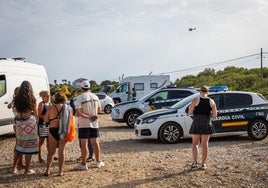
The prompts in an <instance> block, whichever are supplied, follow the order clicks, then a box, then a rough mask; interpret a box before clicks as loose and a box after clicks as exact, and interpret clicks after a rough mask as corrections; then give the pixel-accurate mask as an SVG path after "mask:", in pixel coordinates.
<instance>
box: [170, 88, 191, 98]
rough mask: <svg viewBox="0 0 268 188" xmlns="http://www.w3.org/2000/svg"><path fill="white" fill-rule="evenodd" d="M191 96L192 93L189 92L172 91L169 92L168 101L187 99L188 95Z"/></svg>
mask: <svg viewBox="0 0 268 188" xmlns="http://www.w3.org/2000/svg"><path fill="white" fill-rule="evenodd" d="M192 94H193V93H192V92H191V91H181V90H180V91H176V90H172V91H169V94H168V99H181V98H185V97H188V96H189V95H192Z"/></svg>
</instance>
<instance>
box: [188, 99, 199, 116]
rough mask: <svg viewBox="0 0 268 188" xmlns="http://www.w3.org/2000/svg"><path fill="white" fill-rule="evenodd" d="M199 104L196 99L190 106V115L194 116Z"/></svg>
mask: <svg viewBox="0 0 268 188" xmlns="http://www.w3.org/2000/svg"><path fill="white" fill-rule="evenodd" d="M197 102H198V99H197V98H194V99H193V100H192V102H191V104H190V107H189V110H188V115H190V116H192V115H194V108H195V106H196V104H197Z"/></svg>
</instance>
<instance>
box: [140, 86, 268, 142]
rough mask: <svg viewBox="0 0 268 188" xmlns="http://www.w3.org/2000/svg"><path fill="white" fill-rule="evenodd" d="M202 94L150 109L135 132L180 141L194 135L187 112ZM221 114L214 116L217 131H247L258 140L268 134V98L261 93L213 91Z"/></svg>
mask: <svg viewBox="0 0 268 188" xmlns="http://www.w3.org/2000/svg"><path fill="white" fill-rule="evenodd" d="M198 95H199V94H194V95H192V96H189V97H187V98H185V99H183V100H181V101H179V102H178V103H176V104H175V105H173V106H171V107H170V108H169V109H160V110H156V111H152V112H147V113H145V114H143V115H141V116H139V117H138V118H137V120H136V122H135V134H136V136H138V137H140V138H150V139H159V140H161V142H163V143H176V142H179V141H180V139H181V138H190V137H191V135H190V134H189V129H190V126H191V123H192V118H191V117H190V116H189V115H188V114H187V112H188V108H189V105H190V103H191V101H192V100H193V99H194V98H195V97H197V96H198ZM209 97H211V98H212V99H214V101H215V103H216V105H217V109H218V116H217V118H215V119H213V120H212V125H213V127H214V130H215V134H213V135H212V136H215V137H217V136H230V135H241V134H245V133H247V134H248V135H249V136H250V137H251V138H252V139H254V140H262V139H264V138H266V136H267V133H268V101H267V100H266V99H265V98H264V97H263V96H262V95H261V94H258V93H253V92H240V91H236V92H235V91H233V92H231V91H227V92H218V93H210V94H209Z"/></svg>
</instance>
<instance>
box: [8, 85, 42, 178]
mask: <svg viewBox="0 0 268 188" xmlns="http://www.w3.org/2000/svg"><path fill="white" fill-rule="evenodd" d="M14 107H15V109H16V111H17V114H16V117H15V129H16V131H15V132H16V138H17V143H16V146H15V149H14V152H15V154H14V155H15V156H14V164H13V172H14V173H16V172H17V164H18V161H19V159H20V158H21V157H22V156H23V155H25V171H24V174H33V173H35V172H34V170H32V169H30V163H31V159H32V155H33V154H38V145H39V142H38V134H37V121H36V115H37V104H36V98H35V97H34V93H33V88H32V85H31V83H30V82H29V81H23V82H22V83H21V85H20V88H19V90H18V93H17V95H16V96H15V98H14Z"/></svg>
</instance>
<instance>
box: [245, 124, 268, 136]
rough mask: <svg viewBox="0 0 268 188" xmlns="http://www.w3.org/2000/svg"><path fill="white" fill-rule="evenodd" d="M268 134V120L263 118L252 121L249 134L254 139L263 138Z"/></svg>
mask: <svg viewBox="0 0 268 188" xmlns="http://www.w3.org/2000/svg"><path fill="white" fill-rule="evenodd" d="M267 134H268V125H267V122H266V121H264V120H261V119H258V120H254V121H252V122H251V123H250V125H249V129H248V135H249V136H250V137H251V138H252V139H254V140H262V139H264V138H266V136H267Z"/></svg>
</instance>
